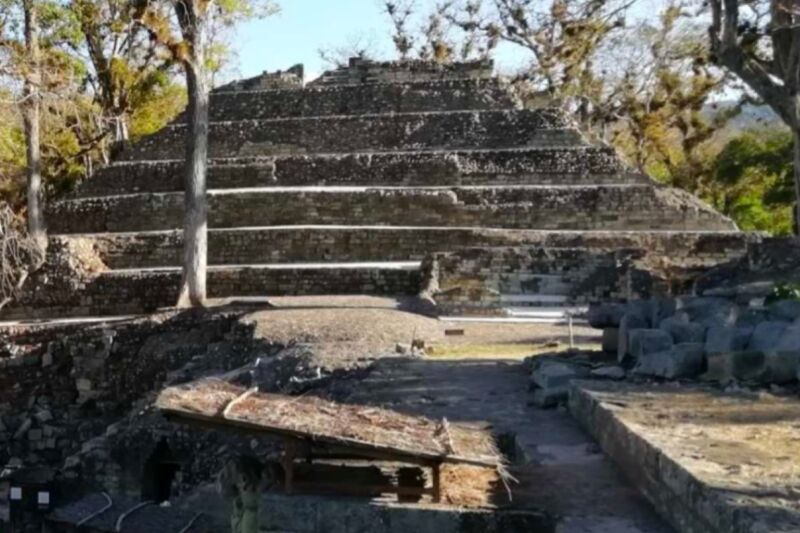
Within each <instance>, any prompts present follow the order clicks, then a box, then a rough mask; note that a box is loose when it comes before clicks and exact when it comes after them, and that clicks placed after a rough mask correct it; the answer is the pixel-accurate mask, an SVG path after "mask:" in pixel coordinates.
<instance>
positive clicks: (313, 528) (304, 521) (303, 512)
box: [261, 493, 556, 533]
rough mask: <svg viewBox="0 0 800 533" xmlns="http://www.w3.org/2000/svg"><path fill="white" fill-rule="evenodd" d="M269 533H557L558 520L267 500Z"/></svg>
mask: <svg viewBox="0 0 800 533" xmlns="http://www.w3.org/2000/svg"><path fill="white" fill-rule="evenodd" d="M261 508H262V509H263V510H264V512H263V513H262V518H261V522H262V525H263V527H264V528H265V529H266V530H267V531H282V530H291V531H294V532H296V533H352V532H354V531H369V532H370V533H410V532H425V531H436V532H437V533H555V531H556V520H555V518H553V517H551V516H549V515H548V514H546V513H545V512H542V511H538V510H535V509H502V508H501V509H474V508H456V507H447V506H442V505H424V504H398V503H391V502H386V501H373V502H370V501H363V500H362V501H360V500H358V499H348V498H323V497H315V496H302V495H301V496H285V495H282V494H275V493H270V494H266V495H264V496H263V497H262V503H261Z"/></svg>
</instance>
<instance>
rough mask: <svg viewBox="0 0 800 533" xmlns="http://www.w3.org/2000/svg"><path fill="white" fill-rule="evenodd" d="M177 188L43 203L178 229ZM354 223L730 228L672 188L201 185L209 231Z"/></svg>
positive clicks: (59, 214)
mask: <svg viewBox="0 0 800 533" xmlns="http://www.w3.org/2000/svg"><path fill="white" fill-rule="evenodd" d="M182 211H183V195H182V194H181V193H165V194H134V195H124V196H109V197H99V198H84V199H72V200H64V201H61V202H55V203H53V204H51V206H50V209H49V210H48V216H47V219H48V220H50V221H51V223H50V224H51V225H50V231H51V232H52V233H53V234H61V233H100V232H135V231H152V230H166V229H177V228H180V227H181V226H182V218H183V217H182ZM353 220H358V221H359V223H360V224H362V225H387V226H406V225H408V224H409V223H413V224H414V225H415V226H440V227H465V226H466V227H487V228H492V227H493V228H521V229H522V228H527V229H530V228H535V229H547V230H581V229H582V230H655V229H660V230H667V229H669V230H683V231H686V230H706V231H711V230H735V229H736V227H735V225H734V224H733V222H732V221H731V220H730V219H728V218H726V217H724V216H723V215H720V214H719V213H717V212H715V211H713V210H712V209H711V208H710V207H708V206H706V205H705V204H702V203H701V202H699V201H698V200H696V199H694V198H692V197H691V196H688V195H686V194H685V193H683V192H682V191H678V190H676V189H667V188H660V187H655V186H646V185H620V186H613V185H604V186H575V187H453V188H432V189H426V188H398V189H395V188H353V189H332V188H331V189H305V190H304V189H290V190H280V189H269V188H264V189H257V190H228V191H211V192H210V193H209V225H210V227H213V228H225V227H246V226H275V225H307V224H315V225H347V224H350V223H352V221H353Z"/></svg>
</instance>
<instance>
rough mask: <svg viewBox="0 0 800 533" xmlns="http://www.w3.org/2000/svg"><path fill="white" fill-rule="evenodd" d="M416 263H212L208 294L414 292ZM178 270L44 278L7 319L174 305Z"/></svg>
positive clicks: (102, 313)
mask: <svg viewBox="0 0 800 533" xmlns="http://www.w3.org/2000/svg"><path fill="white" fill-rule="evenodd" d="M419 276H420V274H419V270H418V268H417V266H416V265H409V266H398V267H394V268H393V267H386V266H384V267H381V266H378V265H376V266H373V267H370V266H366V267H360V268H350V267H336V266H329V267H324V266H321V267H318V268H301V267H293V266H291V265H286V266H283V267H279V268H271V267H253V268H248V267H236V268H212V269H210V270H209V272H208V296H209V298H226V297H231V296H239V297H248V296H253V297H267V296H294V295H319V294H371V295H413V294H417V293H418V292H419V287H420V277H419ZM180 281H181V273H180V270H179V269H170V270H157V271H148V270H134V271H126V270H119V271H108V272H101V273H98V274H93V275H89V276H87V277H85V278H84V279H82V280H81V281H80V285H79V286H78V287H69V288H68V290H65V289H64V288H63V287H62V286H61V285H58V284H56V285H54V286H50V285H48V282H47V281H46V280H45V281H44V282H41V283H40V284H39V286H38V290H37V291H35V292H26V293H24V294H23V295H22V296H21V297H20V298H19V299H18V300H17V301H15V302H14V304H13V305H11V306H9V307H7V308H4V309H3V310H2V314H1V315H0V316H3V317H4V318H6V319H11V318H26V317H31V316H36V317H68V316H105V315H133V314H141V313H150V312H153V311H156V310H157V309H159V308H164V307H172V306H174V305H175V303H176V302H177V301H178V290H179V289H180Z"/></svg>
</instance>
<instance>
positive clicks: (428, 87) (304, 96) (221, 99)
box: [176, 79, 514, 122]
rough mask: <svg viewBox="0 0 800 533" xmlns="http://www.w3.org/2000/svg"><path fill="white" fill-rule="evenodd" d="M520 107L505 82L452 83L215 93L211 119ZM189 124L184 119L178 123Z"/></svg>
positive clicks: (386, 84) (431, 82)
mask: <svg viewBox="0 0 800 533" xmlns="http://www.w3.org/2000/svg"><path fill="white" fill-rule="evenodd" d="M513 106H514V103H513V100H512V98H511V97H510V96H509V93H508V92H507V91H506V89H505V87H504V85H503V83H502V82H500V81H499V80H497V79H491V80H452V81H430V82H419V83H381V84H364V85H354V86H337V87H308V88H304V89H284V90H265V91H258V90H256V91H231V92H212V93H211V108H210V114H211V120H212V121H218V120H250V119H271V118H286V117H310V116H327V115H357V114H374V113H413V112H424V111H458V110H463V109H475V110H491V109H508V108H512V107H513ZM178 121H180V122H184V121H185V117H184V116H183V115H182V116H181V117H179V118H178V119H177V120H176V122H178Z"/></svg>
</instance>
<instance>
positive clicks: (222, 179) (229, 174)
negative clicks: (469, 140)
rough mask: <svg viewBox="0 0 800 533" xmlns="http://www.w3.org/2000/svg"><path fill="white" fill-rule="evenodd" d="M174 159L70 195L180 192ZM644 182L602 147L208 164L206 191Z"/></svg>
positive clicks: (99, 180)
mask: <svg viewBox="0 0 800 533" xmlns="http://www.w3.org/2000/svg"><path fill="white" fill-rule="evenodd" d="M182 167H183V165H182V164H181V163H180V162H179V161H161V162H144V161H141V162H120V163H116V164H113V165H111V166H108V167H105V168H101V169H100V170H98V172H97V173H95V175H94V176H92V178H91V179H89V180H88V181H86V182H85V183H83V184H82V185H81V187H80V189H79V191H78V196H101V195H115V194H126V193H133V192H141V191H148V192H171V191H181V190H183V174H182V170H183V168H182ZM603 183H650V180H649V179H648V178H647V177H646V176H643V175H640V174H632V173H629V172H627V171H626V169H624V168H623V166H622V164H621V162H620V160H619V158H618V157H617V156H616V154H615V153H614V150H613V149H611V148H609V147H604V146H579V147H570V148H556V147H553V148H531V149H524V148H523V149H517V150H473V151H448V152H402V153H395V154H392V153H361V154H315V155H296V156H280V157H268V158H240V159H222V160H212V161H210V165H209V172H208V186H209V188H210V189H232V188H247V187H275V186H278V187H280V186H283V187H287V186H322V185H364V186H366V185H372V186H381V185H384V186H414V185H416V186H447V185H526V184H531V185H535V184H537V185H568V184H576V185H591V184H594V185H599V184H603Z"/></svg>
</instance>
